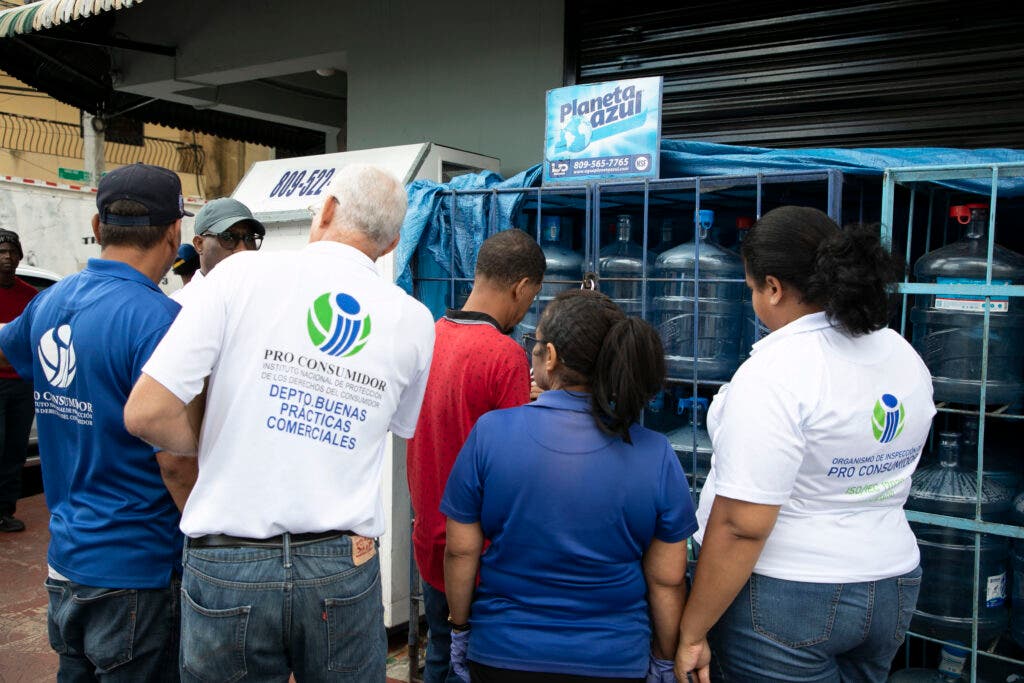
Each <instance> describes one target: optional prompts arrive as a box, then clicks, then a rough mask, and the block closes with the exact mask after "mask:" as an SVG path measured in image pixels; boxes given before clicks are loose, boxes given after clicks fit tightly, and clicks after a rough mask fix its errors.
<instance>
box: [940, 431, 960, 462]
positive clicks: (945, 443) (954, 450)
mask: <svg viewBox="0 0 1024 683" xmlns="http://www.w3.org/2000/svg"><path fill="white" fill-rule="evenodd" d="M958 441H959V435H956V436H955V437H954V436H953V435H952V434H940V435H939V464H940V465H941V466H942V467H956V466H957V465H959V464H960V444H959V443H957V442H958Z"/></svg>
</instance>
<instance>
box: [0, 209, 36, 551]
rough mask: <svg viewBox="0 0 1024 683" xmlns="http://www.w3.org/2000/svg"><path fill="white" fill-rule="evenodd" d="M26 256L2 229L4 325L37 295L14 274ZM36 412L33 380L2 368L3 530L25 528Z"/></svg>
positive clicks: (0, 308)
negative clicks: (24, 477)
mask: <svg viewBox="0 0 1024 683" xmlns="http://www.w3.org/2000/svg"><path fill="white" fill-rule="evenodd" d="M23 255H24V254H23V252H22V250H21V240H19V239H18V233H16V232H12V231H10V230H3V229H0V324H7V323H9V322H11V321H12V320H14V319H15V318H17V317H18V316H19V315H21V312H22V311H24V310H25V307H26V306H28V302H29V301H31V300H32V297H34V296H35V295H36V288H35V287H33V286H32V285H30V284H28V283H27V282H25V281H24V280H22V279H21V278H19V277H18V276H17V275H15V274H14V273H15V271H16V270H17V268H18V264H19V263H21V257H22V256H23ZM34 414H35V401H34V400H33V398H32V383H31V382H26V381H24V380H22V379H21V378H20V377H18V374H17V373H16V372H14V368H12V367H10V366H7V367H6V368H2V369H0V531H24V530H25V523H24V522H22V521H21V520H20V519H17V518H15V517H14V510H15V508H16V507H17V503H18V497H19V496H21V470H22V469H23V468H24V466H25V457H26V455H27V454H28V435H29V432H30V431H31V430H32V418H33V416H34Z"/></svg>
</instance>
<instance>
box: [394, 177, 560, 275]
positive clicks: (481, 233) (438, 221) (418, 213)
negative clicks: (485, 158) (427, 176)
mask: <svg viewBox="0 0 1024 683" xmlns="http://www.w3.org/2000/svg"><path fill="white" fill-rule="evenodd" d="M540 171H541V167H540V165H539V164H538V165H537V166H533V167H531V168H528V169H527V170H525V171H523V172H522V173H519V174H518V175H515V176H512V177H511V178H509V179H508V180H503V179H502V177H501V176H500V175H498V174H497V173H494V172H493V171H484V172H481V173H468V174H466V175H461V176H457V177H456V178H454V179H452V181H451V182H450V183H446V184H441V183H435V182H433V181H429V180H416V181H414V182H412V183H411V184H410V185H409V188H408V192H409V211H408V213H406V216H405V223H404V224H403V225H402V237H401V239H400V240H399V243H398V247H397V248H396V249H395V270H396V271H397V272H398V273H399V276H398V279H397V283H398V285H399V286H400V287H401V288H402V289H404V290H405V291H407V292H409V293H410V294H411V293H412V270H411V268H410V264H411V263H412V259H413V257H414V256H415V255H416V253H417V251H419V250H426V252H427V253H428V254H429V255H430V257H431V261H432V265H433V266H435V267H436V268H435V269H432V270H433V272H431V273H430V275H431V276H432V277H454V278H468V279H472V278H473V271H474V270H475V269H476V254H477V252H478V251H479V250H480V245H481V244H482V243H483V241H484V240H485V239H487V238H488V237H490V236H491V235H492V234H494V233H496V232H501V231H502V230H508V229H509V228H511V227H512V217H513V216H515V214H516V212H517V211H518V210H519V205H520V203H521V202H522V201H523V196H524V195H523V193H521V192H509V193H505V194H501V193H495V192H491V191H490V190H502V189H511V188H523V187H532V186H534V185H536V184H537V180H538V178H539V177H540ZM479 190H488V191H486V192H478V191H479ZM451 191H454V192H455V194H454V195H452V194H445V193H448V192H451ZM460 192H472V194H465V195H460V194H459V193H460ZM453 196H454V201H453ZM453 236H454V237H453ZM453 247H454V249H453Z"/></svg>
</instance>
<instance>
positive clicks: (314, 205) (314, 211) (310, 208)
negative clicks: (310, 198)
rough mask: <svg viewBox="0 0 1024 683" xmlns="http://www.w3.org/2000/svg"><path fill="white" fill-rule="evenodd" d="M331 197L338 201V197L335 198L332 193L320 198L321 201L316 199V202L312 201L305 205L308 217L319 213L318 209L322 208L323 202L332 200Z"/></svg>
mask: <svg viewBox="0 0 1024 683" xmlns="http://www.w3.org/2000/svg"><path fill="white" fill-rule="evenodd" d="M332 199H333V200H334V201H338V198H337V197H335V196H334V195H331V196H330V197H328V198H327V199H324V200H322V201H317V202H313V203H312V204H310V205H309V206H307V207H306V210H307V211H309V215H310V217H313V216H316V215H317V214H318V213H320V209H322V208H323V206H324V204H325V203H326V202H328V201H330V200H332Z"/></svg>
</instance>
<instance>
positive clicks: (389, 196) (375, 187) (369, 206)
mask: <svg viewBox="0 0 1024 683" xmlns="http://www.w3.org/2000/svg"><path fill="white" fill-rule="evenodd" d="M327 195H328V196H331V197H334V198H335V199H337V200H338V208H337V210H336V211H335V214H334V215H335V218H334V220H333V221H332V223H333V224H334V225H336V226H338V227H339V228H340V229H342V230H358V231H359V232H362V233H363V234H365V235H366V236H367V237H369V238H370V239H371V240H373V242H374V243H375V244H376V245H377V246H378V247H380V248H381V249H384V248H386V247H387V246H388V245H390V244H391V243H392V242H393V241H394V240H395V238H396V237H398V232H399V230H400V229H401V228H402V223H403V222H404V221H405V210H406V206H407V203H408V199H407V197H406V193H405V187H403V186H402V183H401V181H400V180H399V179H398V178H396V177H395V176H394V174H392V173H390V172H388V171H385V170H384V169H383V168H380V167H379V166H371V165H369V164H350V165H348V166H345V167H343V168H342V169H341V170H339V171H338V172H337V173H336V174H335V176H334V178H333V180H332V181H331V184H330V186H328V188H327Z"/></svg>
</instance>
